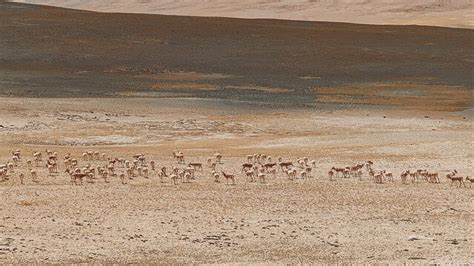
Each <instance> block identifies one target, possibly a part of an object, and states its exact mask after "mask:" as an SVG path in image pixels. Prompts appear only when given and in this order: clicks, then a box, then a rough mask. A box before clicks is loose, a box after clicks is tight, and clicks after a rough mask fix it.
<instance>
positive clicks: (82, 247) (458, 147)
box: [0, 98, 474, 264]
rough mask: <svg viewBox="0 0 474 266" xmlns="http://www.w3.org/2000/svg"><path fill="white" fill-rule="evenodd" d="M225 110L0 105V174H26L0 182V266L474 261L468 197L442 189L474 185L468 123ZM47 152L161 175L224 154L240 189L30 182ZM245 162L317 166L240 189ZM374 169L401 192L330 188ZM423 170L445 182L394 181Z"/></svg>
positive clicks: (157, 103) (352, 185) (191, 104)
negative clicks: (353, 173) (453, 177)
mask: <svg viewBox="0 0 474 266" xmlns="http://www.w3.org/2000/svg"><path fill="white" fill-rule="evenodd" d="M227 104H229V105H230V106H231V103H226V102H219V101H217V100H216V101H211V100H205V99H150V98H115V99H105V98H100V99H96V98H81V99H60V98H54V99H41V98H1V99H0V106H2V108H0V112H1V113H0V117H1V118H0V124H1V126H0V145H1V147H2V148H1V150H0V152H1V153H0V161H2V162H6V161H8V160H9V159H11V155H10V151H12V150H14V149H17V148H18V149H20V150H21V152H22V157H23V161H22V162H20V164H19V167H18V168H16V169H15V174H12V175H11V176H10V177H9V178H10V179H9V180H8V181H5V182H2V183H0V191H1V195H2V201H1V202H0V217H1V219H2V222H1V224H0V229H1V232H2V234H1V236H0V237H1V239H0V263H18V262H21V263H26V262H37V263H46V262H50V263H72V262H74V263H82V262H123V263H125V262H127V263H144V262H151V261H154V262H161V263H242V264H248V263H268V264H272V263H300V262H306V263H309V262H311V263H336V262H338V263H341V262H351V263H354V262H357V263H375V262H391V263H394V262H399V263H448V262H450V263H473V262H474V253H473V247H474V245H473V241H474V238H473V235H474V234H473V229H472V225H471V224H472V223H473V220H474V215H473V211H474V205H473V202H472V199H473V196H474V188H469V185H467V188H456V187H451V186H450V183H449V182H448V180H446V179H445V178H444V174H446V173H447V172H448V171H449V170H452V169H457V170H458V172H459V174H460V175H463V176H466V175H472V174H473V173H472V159H473V153H472V152H473V149H472V148H473V147H472V143H473V142H472V141H473V140H474V139H473V134H472V132H473V131H472V116H471V115H470V114H469V112H445V111H441V112H440V111H437V112H435V111H432V112H430V111H423V112H422V111H419V110H399V109H393V110H389V109H387V108H384V110H383V111H382V110H380V109H377V108H376V107H374V108H372V109H369V108H358V109H352V108H351V109H347V108H346V109H333V110H329V109H328V110H319V111H318V110H317V109H310V108H307V109H300V110H296V109H292V110H284V109H271V108H261V107H258V106H257V105H255V104H251V103H239V105H240V106H243V107H245V108H238V109H237V108H222V106H223V105H227ZM91 110H93V111H91ZM384 116H385V117H384ZM45 149H50V150H54V151H57V152H58V153H59V156H60V157H61V158H62V156H64V155H66V154H67V153H71V155H72V156H73V157H75V158H81V154H82V153H83V152H85V151H88V150H94V151H95V150H97V151H100V152H101V153H102V152H103V153H107V154H109V155H111V156H114V157H124V158H128V159H131V158H132V155H134V154H136V153H143V154H145V155H146V157H147V158H148V160H152V159H153V160H155V161H157V164H158V165H159V166H168V167H171V166H176V165H177V164H176V162H175V160H174V159H173V158H172V156H171V155H172V151H174V150H177V149H179V150H182V151H183V152H184V153H185V155H186V157H185V158H186V160H188V161H199V162H203V163H204V162H205V160H206V159H207V158H208V157H210V156H213V155H214V154H215V153H216V152H220V153H222V154H223V156H224V157H223V164H222V165H220V166H218V168H219V169H225V170H226V171H231V172H233V173H235V174H236V175H237V180H236V185H226V184H225V182H224V181H223V180H222V181H223V182H222V183H215V182H214V181H213V178H212V177H211V176H210V169H209V168H207V167H204V171H203V172H199V173H198V175H197V178H196V179H195V180H193V181H192V182H191V183H189V184H183V183H180V184H179V185H173V184H172V183H171V180H170V179H169V178H165V182H164V183H160V181H159V179H158V177H157V174H156V173H154V172H153V171H152V172H151V174H150V178H149V179H145V178H143V177H139V178H135V179H133V180H130V181H129V182H128V184H126V185H123V184H121V182H120V180H119V179H118V178H117V177H112V178H111V182H110V183H108V184H106V183H104V182H103V181H102V180H101V179H97V180H96V182H95V183H85V184H84V185H82V186H74V185H72V184H71V183H70V179H69V177H68V176H67V175H66V174H64V173H62V171H64V166H63V165H62V164H60V169H59V170H60V174H57V175H55V176H53V177H50V176H48V174H47V172H46V169H45V168H44V167H41V168H38V169H37V171H38V174H39V183H34V182H32V180H31V177H30V176H29V174H28V173H27V170H26V166H25V161H24V160H25V159H27V158H30V159H31V158H32V156H31V154H32V153H33V152H34V151H44V150H45ZM253 153H265V154H268V155H271V156H273V158H277V156H282V157H284V158H285V159H289V160H293V161H294V160H295V159H296V158H297V157H302V156H307V157H309V158H310V159H314V160H316V162H317V166H316V168H315V169H314V171H313V176H314V177H313V178H307V179H297V180H294V181H291V180H288V179H287V178H286V176H285V175H283V174H282V173H281V172H278V174H277V177H276V178H272V177H268V180H267V183H266V184H261V183H258V182H257V183H248V182H246V181H245V178H244V176H243V174H242V173H241V172H240V165H241V163H243V162H245V155H247V154H253ZM367 160H372V161H373V162H374V167H375V168H376V169H386V170H389V171H392V172H393V173H394V175H395V182H393V183H392V182H385V183H384V184H375V183H374V182H373V181H372V180H371V179H370V178H369V177H368V175H367V173H364V175H363V180H362V181H359V180H357V179H356V178H349V179H343V178H337V179H336V181H333V182H331V181H329V179H328V178H327V172H328V170H329V169H330V168H331V167H332V166H346V165H352V164H355V163H359V162H365V161H367ZM89 163H91V164H93V165H102V164H104V162H103V161H92V162H89ZM85 164H86V162H83V161H82V160H80V165H81V166H83V165H85ZM418 168H423V169H429V170H431V171H437V172H439V173H440V174H441V183H440V184H430V183H426V182H419V183H415V184H402V183H401V181H400V178H399V174H400V172H401V171H403V170H406V169H418ZM118 171H123V169H119V170H118ZM19 173H25V175H26V177H25V184H24V185H21V184H20V182H19V179H18V174H19Z"/></svg>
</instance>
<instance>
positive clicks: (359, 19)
mask: <svg viewBox="0 0 474 266" xmlns="http://www.w3.org/2000/svg"><path fill="white" fill-rule="evenodd" d="M16 2H23V3H34V4H46V5H54V6H60V7H68V8H77V9H85V10H93V11H101V12H123V13H150V14H167V15H184V16H218V17H237V18H276V19H291V20H310V21H333V22H351V23H367V24H419V25H436V26H451V27H469V28H472V27H473V26H474V24H473V21H474V19H473V16H472V10H473V1H472V0H259V1H255V0H207V1H199V4H196V2H197V1H194V0H180V1H175V0H88V1H80V0H18V1H16Z"/></svg>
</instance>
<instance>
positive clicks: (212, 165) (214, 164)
mask: <svg viewBox="0 0 474 266" xmlns="http://www.w3.org/2000/svg"><path fill="white" fill-rule="evenodd" d="M216 166H217V163H216V162H213V163H212V164H211V169H212V171H216Z"/></svg>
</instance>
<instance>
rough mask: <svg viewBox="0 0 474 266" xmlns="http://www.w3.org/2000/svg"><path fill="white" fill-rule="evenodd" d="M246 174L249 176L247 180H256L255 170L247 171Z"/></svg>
mask: <svg viewBox="0 0 474 266" xmlns="http://www.w3.org/2000/svg"><path fill="white" fill-rule="evenodd" d="M245 175H246V177H247V179H246V180H247V182H254V181H255V180H254V178H253V177H254V172H253V171H252V170H247V171H245Z"/></svg>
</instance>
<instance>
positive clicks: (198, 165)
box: [188, 163, 202, 171]
mask: <svg viewBox="0 0 474 266" xmlns="http://www.w3.org/2000/svg"><path fill="white" fill-rule="evenodd" d="M188 166H189V167H192V168H194V170H196V171H202V163H189V164H188Z"/></svg>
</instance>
